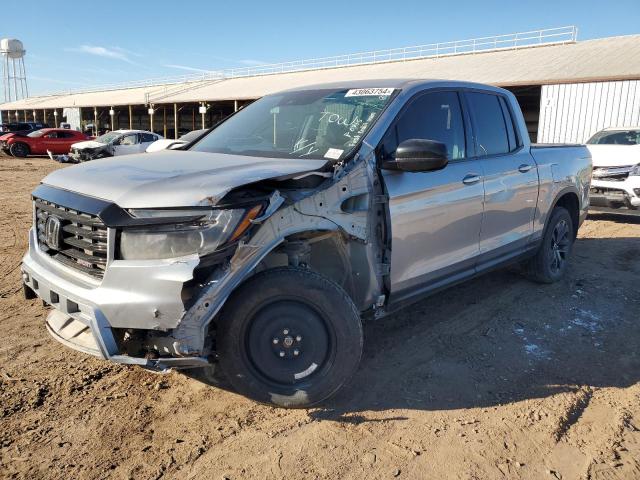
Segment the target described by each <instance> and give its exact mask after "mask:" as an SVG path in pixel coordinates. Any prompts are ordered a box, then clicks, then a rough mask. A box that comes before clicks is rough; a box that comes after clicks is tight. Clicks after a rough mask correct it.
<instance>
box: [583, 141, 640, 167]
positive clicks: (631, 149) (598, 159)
mask: <svg viewBox="0 0 640 480" xmlns="http://www.w3.org/2000/svg"><path fill="white" fill-rule="evenodd" d="M587 148H588V149H589V153H591V160H592V161H593V166H594V167H625V166H628V165H636V164H638V163H640V145H587Z"/></svg>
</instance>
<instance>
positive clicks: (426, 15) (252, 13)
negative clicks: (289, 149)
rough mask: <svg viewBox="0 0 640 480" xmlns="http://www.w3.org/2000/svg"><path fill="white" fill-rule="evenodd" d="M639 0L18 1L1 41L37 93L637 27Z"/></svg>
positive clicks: (11, 5)
mask: <svg viewBox="0 0 640 480" xmlns="http://www.w3.org/2000/svg"><path fill="white" fill-rule="evenodd" d="M638 2H639V0H620V1H616V0H611V1H609V2H607V3H604V2H602V1H601V0H599V1H597V2H596V1H592V0H582V1H574V0H554V1H548V0H538V1H536V2H525V1H523V0H520V1H514V0H511V1H491V0H489V1H477V0H473V1H469V0H460V1H455V0H450V1H438V2H432V1H428V0H403V1H394V2H390V1H384V2H382V1H373V0H370V1H361V0H351V1H345V0H341V1H338V0H316V1H314V2H305V1H300V0H298V1H292V0H286V1H275V0H270V1H264V0H263V1H253V2H247V1H241V0H237V1H229V0H227V1H225V2H218V1H187V0H183V1H182V2H180V1H175V0H173V1H159V0H156V1H147V0H139V1H134V0H129V1H121V0H107V1H106V2H87V1H83V2H79V1H75V0H66V1H64V2H55V3H49V2H46V3H45V2H38V1H32V2H15V1H13V2H8V3H7V4H6V5H3V7H2V15H1V16H0V38H18V39H20V40H22V42H23V43H24V46H25V49H26V50H27V55H26V57H25V63H26V70H27V77H28V82H29V90H30V93H31V94H32V95H33V94H42V93H51V92H61V91H68V90H78V89H82V88H85V87H90V86H99V85H107V84H113V83H120V82H127V81H131V80H141V79H147V78H159V77H173V76H178V75H184V74H194V73H196V74H197V73H202V72H203V71H210V70H222V69H227V68H233V67H245V66H254V65H261V64H265V63H276V62H283V61H290V60H300V59H306V58H316V57H325V56H333V55H340V54H348V53H355V52H361V51H370V50H380V49H387V48H395V47H404V46H410V45H421V44H429V43H435V42H445V41H451V40H462V39H467V38H474V37H482V36H490V35H498V34H505V33H515V32H521V31H527V30H537V29H542V28H552V27H560V26H566V25H576V26H577V27H578V28H579V35H578V39H579V40H586V39H590V38H600V37H607V36H615V35H628V34H635V33H640V8H638V7H639V6H640V5H639V3H638ZM14 19H15V20H14Z"/></svg>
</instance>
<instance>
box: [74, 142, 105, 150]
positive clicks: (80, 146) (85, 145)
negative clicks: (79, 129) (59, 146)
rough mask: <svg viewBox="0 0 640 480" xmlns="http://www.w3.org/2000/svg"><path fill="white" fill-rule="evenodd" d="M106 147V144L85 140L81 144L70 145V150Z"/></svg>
mask: <svg viewBox="0 0 640 480" xmlns="http://www.w3.org/2000/svg"><path fill="white" fill-rule="evenodd" d="M106 146H107V144H106V143H100V142H96V141H95V140H86V141H83V142H78V143H74V144H73V145H71V148H77V149H78V150H82V149H83V148H101V147H106Z"/></svg>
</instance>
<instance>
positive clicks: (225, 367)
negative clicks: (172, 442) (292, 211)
mask: <svg viewBox="0 0 640 480" xmlns="http://www.w3.org/2000/svg"><path fill="white" fill-rule="evenodd" d="M216 343H217V350H218V353H219V358H220V367H221V370H222V371H223V372H224V373H225V375H226V376H227V377H228V380H229V382H230V383H231V384H232V385H233V387H234V388H235V389H236V390H237V391H238V392H240V393H241V394H243V395H246V396H248V397H250V398H252V399H254V400H257V401H259V402H262V403H267V404H272V405H276V406H280V407H289V408H291V407H293V408H295V407H310V406H312V405H315V404H318V403H320V402H322V401H323V400H326V399H327V398H329V397H330V396H332V395H333V394H334V393H336V392H337V391H338V389H339V388H340V387H341V386H342V385H343V384H344V383H345V382H346V381H347V380H348V379H349V378H350V377H351V376H352V375H353V373H354V372H355V371H356V369H357V367H358V364H359V363H360V357H361V355H362V343H363V335H362V323H361V321H360V314H359V312H358V310H357V308H356V307H355V305H354V304H353V301H352V300H351V299H350V298H349V296H348V295H347V293H346V292H345V291H344V290H343V289H342V288H341V287H340V286H339V285H337V284H336V283H334V282H333V281H331V280H329V279H327V278H325V277H323V276H322V275H320V274H318V273H315V272H313V271H310V270H306V269H301V268H277V269H273V270H268V271H266V272H262V273H258V274H257V275H255V276H254V277H253V278H251V279H249V280H248V281H247V282H246V283H244V284H243V285H242V286H241V287H240V288H238V289H237V290H236V291H235V292H234V293H233V295H232V296H231V298H230V299H229V300H228V302H227V304H226V305H225V307H224V309H223V311H222V314H221V318H220V321H219V322H218V328H217V332H216Z"/></svg>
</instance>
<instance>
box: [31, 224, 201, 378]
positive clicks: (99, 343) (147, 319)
mask: <svg viewBox="0 0 640 480" xmlns="http://www.w3.org/2000/svg"><path fill="white" fill-rule="evenodd" d="M35 235H36V234H35V231H34V229H33V228H32V229H31V231H30V233H29V250H28V252H27V253H26V255H25V256H24V258H23V260H22V276H23V282H24V285H25V294H26V295H28V296H37V297H39V298H41V299H42V300H43V301H44V302H45V303H47V304H48V305H51V306H52V307H53V308H54V310H53V311H52V312H51V313H50V314H49V316H48V317H47V319H46V327H47V330H48V331H49V333H50V334H51V335H52V336H53V337H54V338H55V339H56V340H58V341H59V342H61V343H62V344H64V345H66V346H68V347H70V348H73V349H75V350H79V351H81V352H84V353H87V354H91V355H94V356H96V357H99V358H103V359H107V360H111V361H114V362H117V363H123V364H132V365H139V366H142V367H145V368H149V369H154V370H166V369H169V368H194V367H200V366H205V365H207V364H208V363H209V361H208V359H207V358H205V357H202V356H167V357H163V356H160V357H159V358H146V357H145V356H139V357H138V356H132V355H129V354H127V353H126V352H125V351H124V349H123V347H122V345H121V338H120V335H119V332H122V331H123V330H124V329H134V330H136V329H138V330H144V331H150V332H152V333H153V332H157V333H158V334H163V333H164V332H168V331H170V330H171V329H172V328H175V327H176V326H177V325H178V323H179V322H180V319H181V317H182V315H183V314H184V305H183V303H182V300H181V292H182V289H183V286H184V283H185V282H187V281H188V280H190V279H191V278H192V277H193V270H194V268H195V267H196V265H197V264H198V261H199V260H198V258H197V256H193V257H184V258H182V259H178V260H171V261H120V260H115V261H112V262H111V264H110V265H109V268H107V270H106V272H105V275H104V278H103V279H102V280H97V279H92V278H89V277H88V276H86V275H83V274H81V273H78V272H76V271H73V270H72V269H70V268H68V267H66V266H64V265H62V264H60V262H58V261H56V260H55V259H53V258H51V257H50V256H49V255H47V254H46V253H44V252H42V251H41V250H40V248H39V247H38V242H37V239H36V236H35ZM134 286H135V288H134Z"/></svg>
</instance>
